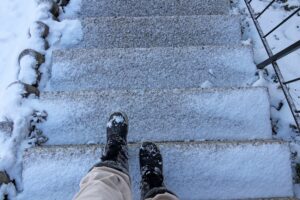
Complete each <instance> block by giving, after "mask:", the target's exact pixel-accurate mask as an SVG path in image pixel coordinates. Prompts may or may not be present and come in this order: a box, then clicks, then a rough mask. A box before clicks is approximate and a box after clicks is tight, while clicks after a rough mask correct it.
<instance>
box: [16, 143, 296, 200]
mask: <svg viewBox="0 0 300 200" xmlns="http://www.w3.org/2000/svg"><path fill="white" fill-rule="evenodd" d="M160 149H161V152H162V154H163V159H164V173H165V182H166V185H167V186H168V187H169V189H171V190H172V191H174V192H175V193H176V194H177V195H178V196H179V198H180V199H182V200H201V199H247V198H249V199H250V198H251V199H254V198H267V197H292V196H293V189H292V188H293V186H292V175H291V168H290V159H289V157H290V155H289V148H288V146H287V145H285V144H279V143H265V144H264V143H259V142H258V143H254V144H250V143H245V144H243V143H241V144H234V143H233V144H226V143H224V144H223V143H219V144H210V143H208V144H205V143H203V144H201V143H200V144H186V145H182V144H161V145H160ZM129 154H130V173H131V180H132V185H133V191H134V199H135V200H137V199H139V181H140V175H139V166H138V147H137V146H133V147H130V151H129ZM100 155H101V149H99V148H98V147H94V146H91V147H89V146H86V147H82V148H81V147H69V148H61V147H58V148H56V149H53V148H50V150H48V149H47V148H44V149H43V150H42V151H36V152H34V151H33V152H32V153H30V154H28V155H26V156H25V158H24V160H25V165H24V173H23V177H24V184H25V186H26V187H25V188H24V189H25V190H24V191H25V193H24V194H23V195H24V196H23V198H20V199H26V195H29V196H30V197H31V198H27V199H32V200H36V199H39V198H40V193H39V192H37V191H43V194H44V195H43V196H44V197H45V198H44V199H45V200H47V199H72V196H73V195H74V194H75V193H76V191H78V186H79V182H80V179H81V178H82V177H83V176H84V175H85V174H86V173H87V172H88V170H89V169H90V167H91V166H93V165H94V164H95V163H96V162H97V161H99V157H100ZM41 178H43V179H44V181H43V182H44V184H41ZM61 188H64V189H63V190H62V189H61ZM48 193H49V195H48ZM50 194H51V195H50ZM27 197H28V196H27Z"/></svg>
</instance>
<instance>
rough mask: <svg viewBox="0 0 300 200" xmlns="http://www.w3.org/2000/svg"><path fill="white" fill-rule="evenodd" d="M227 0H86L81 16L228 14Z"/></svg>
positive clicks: (83, 3)
mask: <svg viewBox="0 0 300 200" xmlns="http://www.w3.org/2000/svg"><path fill="white" fill-rule="evenodd" d="M228 13H229V1H227V0H164V1H161V0H126V1H124V0H84V1H82V6H81V10H80V12H79V15H78V16H79V17H110V16H135V17H140V16H174V15H210V14H215V15H218V14H228Z"/></svg>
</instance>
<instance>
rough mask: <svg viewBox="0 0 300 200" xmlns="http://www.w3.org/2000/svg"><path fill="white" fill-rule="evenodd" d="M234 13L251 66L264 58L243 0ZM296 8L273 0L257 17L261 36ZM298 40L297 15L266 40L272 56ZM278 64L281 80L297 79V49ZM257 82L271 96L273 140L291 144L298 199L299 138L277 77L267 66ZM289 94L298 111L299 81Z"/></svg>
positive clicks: (260, 4)
mask: <svg viewBox="0 0 300 200" xmlns="http://www.w3.org/2000/svg"><path fill="white" fill-rule="evenodd" d="M270 2H271V0H253V1H252V2H251V6H252V7H253V9H254V11H255V13H259V12H260V11H262V10H263V9H264V8H265V7H266V6H267V5H268V4H269V3H270ZM233 5H234V8H235V9H234V11H233V12H234V13H235V14H237V13H239V14H241V16H242V25H243V40H245V41H246V42H248V43H250V44H252V45H253V48H254V59H255V63H256V64H259V63H260V62H262V61H264V60H265V59H267V58H268V57H267V53H266V51H265V49H264V47H263V44H262V42H261V39H260V38H259V34H258V33H257V31H256V28H255V26H254V23H253V21H252V19H251V17H250V14H249V12H248V10H247V8H246V5H245V3H244V0H234V1H233ZM299 7H300V1H299V0H287V1H276V2H275V3H274V4H273V5H272V6H271V7H270V8H269V9H268V10H267V11H266V12H265V13H264V14H263V15H261V17H260V18H259V20H258V21H259V23H260V25H261V28H262V30H263V32H264V34H266V33H268V32H269V31H270V30H272V29H273V28H274V27H275V26H276V25H277V24H279V23H280V22H281V21H282V20H283V19H285V18H286V17H288V16H289V15H290V14H291V13H293V12H294V11H295V10H296V9H297V8H299ZM299 39H300V13H299V12H298V14H296V15H294V16H293V17H292V18H290V20H288V21H287V22H286V23H285V24H283V25H282V26H281V27H279V28H278V29H277V30H275V31H274V32H273V33H271V34H270V35H269V36H268V37H267V41H268V43H269V45H270V47H271V50H272V52H273V54H276V53H277V52H279V51H281V50H283V49H284V48H286V47H288V46H289V45H291V44H293V43H294V42H296V41H298V40H299ZM277 63H278V65H279V68H280V70H281V73H282V75H283V78H284V81H289V80H292V79H295V78H298V77H300V70H299V63H300V50H299V49H298V50H297V51H295V52H293V53H291V54H289V55H288V56H286V57H284V58H282V59H280V60H278V62H277ZM258 75H259V76H260V79H259V80H258V81H257V82H256V83H255V85H257V86H266V87H268V88H269V92H270V96H271V118H272V125H273V134H274V136H275V137H278V138H281V139H284V140H286V141H290V142H291V149H292V158H293V159H294V172H295V175H294V176H295V178H294V179H295V180H294V182H295V192H296V195H297V196H298V197H299V196H300V185H299V183H300V181H299V180H300V179H299V175H300V174H299V172H300V170H299V169H300V168H299V164H298V163H300V157H299V153H300V145H299V144H300V135H299V131H298V130H297V128H296V123H295V121H294V118H293V116H292V114H291V111H290V108H289V106H288V104H287V101H286V99H285V97H284V94H283V92H282V90H281V88H280V84H279V83H278V81H277V77H276V75H275V72H274V70H273V68H272V66H271V65H269V66H268V67H266V68H265V70H261V71H259V72H258ZM288 87H289V91H290V93H291V95H292V97H293V100H294V103H295V105H296V107H297V109H300V81H298V82H295V83H292V84H289V85H288Z"/></svg>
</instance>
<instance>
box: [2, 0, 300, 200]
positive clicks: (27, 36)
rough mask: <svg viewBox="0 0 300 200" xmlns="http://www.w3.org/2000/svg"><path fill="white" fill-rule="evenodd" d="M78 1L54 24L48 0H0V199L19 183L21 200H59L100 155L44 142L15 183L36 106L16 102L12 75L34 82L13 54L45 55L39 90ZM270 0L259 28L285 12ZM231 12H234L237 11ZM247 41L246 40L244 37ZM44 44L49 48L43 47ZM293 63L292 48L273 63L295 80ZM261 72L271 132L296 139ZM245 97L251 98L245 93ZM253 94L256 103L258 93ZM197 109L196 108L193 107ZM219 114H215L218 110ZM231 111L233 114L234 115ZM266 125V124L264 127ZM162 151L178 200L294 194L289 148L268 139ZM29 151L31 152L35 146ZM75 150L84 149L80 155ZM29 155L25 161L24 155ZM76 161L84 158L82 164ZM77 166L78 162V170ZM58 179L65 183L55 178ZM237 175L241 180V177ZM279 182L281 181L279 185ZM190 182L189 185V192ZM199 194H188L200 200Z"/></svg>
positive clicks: (285, 36) (73, 24) (70, 32)
mask: <svg viewBox="0 0 300 200" xmlns="http://www.w3.org/2000/svg"><path fill="white" fill-rule="evenodd" d="M253 2H254V6H255V7H256V9H262V8H263V6H264V5H266V3H267V1H265V0H263V1H257V0H255V1H253ZM298 3H299V1H298V0H289V4H290V5H298ZM80 4H81V0H72V1H71V3H70V5H68V6H67V7H64V8H63V9H62V8H60V12H61V15H60V17H59V19H60V22H58V21H55V20H54V19H53V18H52V16H51V14H50V13H49V12H48V10H49V8H50V4H49V3H47V1H43V3H42V4H39V5H38V4H37V1H35V0H29V1H17V0H2V2H1V7H0V24H1V28H0V45H1V46H0V50H1V54H0V97H1V101H0V120H1V121H7V120H8V121H12V122H13V123H14V130H13V132H12V133H11V135H10V134H6V133H3V132H0V170H5V171H6V172H7V173H8V174H9V176H10V177H11V178H12V179H15V181H16V185H17V188H15V187H14V185H13V184H12V183H10V184H8V185H2V186H1V187H0V199H1V198H2V196H3V195H4V194H5V193H8V195H9V198H10V199H14V198H15V197H16V195H17V192H16V189H18V190H19V191H21V190H22V189H23V185H24V186H25V188H24V189H25V190H24V191H25V192H24V193H23V194H22V195H21V196H20V199H41V196H40V192H41V191H43V192H45V193H44V197H45V199H46V198H49V199H55V197H54V196H53V195H58V197H57V198H58V199H61V196H59V195H69V196H68V197H67V196H66V198H64V199H68V198H69V197H72V195H73V194H74V192H75V191H76V190H77V189H78V186H77V184H78V183H79V180H80V178H81V177H82V176H83V175H84V174H85V172H86V171H87V169H88V168H89V167H90V166H92V164H93V163H95V161H96V160H99V155H100V150H99V149H98V148H95V149H93V148H92V149H89V148H90V146H87V147H85V148H88V150H87V149H83V150H82V149H81V148H79V149H78V150H76V149H74V148H66V149H63V148H62V147H61V148H60V147H59V148H58V149H56V150H57V152H55V153H52V154H51V155H47V150H48V149H50V151H51V147H47V148H45V149H44V150H42V151H45V152H46V153H43V152H42V154H41V155H40V154H35V156H33V157H30V155H29V157H27V160H26V158H25V163H26V165H25V170H24V172H25V173H24V183H23V182H22V180H21V171H22V166H21V163H22V152H23V149H24V148H28V147H29V146H30V145H28V142H32V143H35V142H37V141H39V138H30V139H28V138H27V137H28V127H29V125H30V121H31V120H33V118H32V113H33V112H34V110H35V108H36V107H35V106H34V105H35V103H36V102H37V101H38V100H37V99H36V98H35V97H34V96H30V97H29V98H28V99H22V98H21V94H22V93H24V88H23V86H22V85H21V84H20V83H19V82H18V81H19V80H21V81H24V82H26V83H29V84H33V83H35V82H36V78H37V72H36V62H35V60H33V59H32V57H30V56H26V57H24V58H23V59H22V60H21V61H20V65H19V64H18V56H19V53H20V52H21V51H22V50H24V49H26V48H31V49H35V50H36V51H39V52H40V53H42V54H44V55H45V57H46V62H45V63H44V64H42V65H41V66H40V68H39V71H40V72H41V73H43V76H42V79H41V82H40V89H41V90H42V89H43V88H44V86H45V84H46V82H47V81H48V79H49V76H50V72H49V66H50V65H51V60H52V58H51V57H52V51H53V50H55V49H60V48H68V47H70V46H72V45H74V44H77V43H78V42H79V41H80V40H81V39H82V37H83V33H82V31H81V23H80V22H79V21H78V20H73V19H72V18H73V17H75V16H76V14H77V13H78V11H79V8H80ZM275 5H276V6H274V7H271V9H270V12H267V13H266V15H264V16H263V17H262V18H261V20H262V21H267V22H263V23H264V24H265V25H266V26H265V27H266V28H267V29H266V30H265V31H267V30H269V28H271V27H272V26H274V25H276V22H277V21H280V20H279V19H283V18H284V17H286V15H287V14H288V13H287V12H285V11H284V10H283V9H282V6H281V5H280V4H279V3H276V4H275ZM24 8H26V9H24ZM278 11H280V12H278ZM236 12H238V11H237V10H236ZM297 19H298V18H295V19H293V20H292V21H291V22H290V23H289V24H286V25H284V26H283V27H282V28H281V29H278V31H276V32H274V33H273V34H272V35H270V37H269V38H268V41H269V42H270V44H271V47H272V49H273V50H274V52H277V51H279V50H280V49H282V48H284V47H285V46H287V45H289V44H291V43H292V41H295V40H297V39H298V35H299V20H297ZM38 20H39V21H42V22H44V23H45V24H47V25H48V26H49V27H50V33H49V35H48V37H47V39H46V40H47V41H45V40H44V39H43V38H41V37H40V36H41V30H40V29H39V27H38V26H37V24H36V22H35V21H38ZM243 22H244V24H247V23H250V24H251V20H250V19H249V17H247V16H244V21H243ZM243 37H244V38H243V42H242V43H243V44H244V45H250V44H253V45H254V54H255V62H256V63H259V62H261V61H262V60H264V59H265V58H266V54H265V52H264V50H263V48H262V45H261V44H260V41H259V38H258V36H257V33H256V32H255V29H254V28H253V25H252V26H250V28H246V29H244V35H243ZM249 38H252V39H251V40H250V39H249ZM278 41H279V42H278ZM47 43H48V44H47ZM48 45H49V47H50V48H49V49H48V48H47V46H48ZM299 62H300V57H299V52H296V53H294V54H291V55H290V56H289V57H287V58H285V59H282V60H280V61H279V64H280V65H282V66H284V68H282V69H283V71H282V72H283V74H284V77H285V78H286V80H289V79H292V78H296V77H298V76H299V75H300V73H299V70H298V69H297V67H298V66H296V65H295V64H296V63H299ZM267 69H268V73H267V72H265V71H260V72H259V73H258V74H259V80H258V81H257V82H256V83H255V84H254V86H266V87H268V88H269V91H270V94H271V106H272V109H271V115H272V122H273V126H274V128H273V130H274V133H276V136H277V137H279V138H283V139H286V140H291V139H298V137H299V136H297V134H296V133H294V132H293V130H292V129H291V128H290V125H291V124H293V123H294V122H293V118H292V117H291V115H290V111H289V108H288V106H287V103H286V102H285V100H284V96H283V94H282V92H281V90H279V89H278V84H276V83H275V84H274V83H273V81H274V78H273V77H274V72H273V71H272V69H271V67H270V66H269V67H268V68H267ZM209 73H210V75H212V76H214V74H215V73H216V72H214V71H213V70H212V69H210V70H209ZM211 86H212V83H210V82H209V81H205V82H204V83H203V84H202V85H201V87H211ZM290 86H291V93H292V95H293V96H294V97H295V98H298V97H297V96H298V94H299V89H300V87H299V84H297V83H296V84H291V85H290ZM245 97H247V96H245ZM245 97H243V98H241V100H245ZM248 97H249V96H248ZM252 98H256V97H255V96H252ZM258 99H259V100H262V99H263V98H258ZM196 100H197V98H195V99H194V101H196ZM256 100H257V99H256ZM251 101H253V102H254V101H255V100H254V99H251ZM281 102H283V107H282V108H281V109H279V107H280V103H281ZM200 103H201V102H200ZM261 103H268V101H267V100H264V101H262V102H261ZM195 104H197V103H195ZM198 104H199V102H198ZM220 105H222V103H220ZM235 106H236V105H231V107H228V108H227V109H234V107H235ZM297 106H299V104H297ZM223 107H224V106H223ZM252 107H254V106H251V107H250V108H249V107H247V108H246V107H244V108H243V109H244V110H249V109H250V110H251V108H252ZM43 109H44V108H43V107H39V110H38V111H40V112H39V113H42V112H41V110H43ZM69 109H70V108H69ZM62 110H63V109H62ZM60 111H61V110H60ZM201 111H202V110H199V112H201ZM223 112H224V110H223ZM57 113H60V115H58V116H63V117H65V116H64V114H65V113H64V112H63V113H61V112H57ZM218 113H222V109H220V110H219V111H218ZM223 114H224V113H223ZM235 114H236V113H233V115H235ZM267 114H269V113H267ZM233 115H229V117H231V118H235V117H236V116H233ZM220 116H222V115H220ZM56 117H57V116H56ZM68 117H69V116H68ZM263 117H264V121H269V120H268V118H269V116H267V117H265V116H263ZM56 119H57V118H56ZM116 120H119V119H116ZM248 120H249V121H250V120H251V119H250V118H249V119H248ZM36 121H37V120H36V119H35V120H33V123H36ZM31 123H32V122H31ZM77 123H78V122H77ZM78 126H80V124H78ZM267 126H268V128H270V127H269V124H267ZM253 127H255V126H253ZM212 132H213V131H212ZM157 134H159V133H157ZM33 135H34V136H36V137H38V136H40V135H39V134H38V130H35V133H34V134H33ZM26 139H28V140H26ZM42 139H43V138H42ZM88 143H93V141H89V142H88ZM191 147H193V148H191ZM161 148H162V151H164V152H165V153H168V154H170V155H173V157H172V156H168V157H166V159H167V160H166V169H167V170H166V171H165V172H166V176H167V181H168V184H169V183H170V188H171V189H173V190H174V191H176V192H178V194H180V195H182V196H183V197H185V198H182V199H186V198H187V196H188V195H190V194H192V193H193V192H194V191H197V192H199V196H201V197H202V198H231V199H232V198H235V199H236V198H243V197H247V198H249V197H251V198H256V197H273V196H292V194H293V191H292V188H291V180H292V178H291V174H290V160H289V159H288V158H289V149H288V146H287V145H283V144H270V143H269V144H253V145H252V144H239V145H232V144H231V145H227V144H226V145H225V143H224V144H221V145H220V144H219V145H215V144H212V145H211V144H208V145H205V144H201V145H200V146H198V144H191V145H187V147H184V148H183V147H182V146H181V145H180V144H178V145H176V146H174V147H172V148H170V146H168V145H161ZM293 148H294V150H295V151H296V152H298V149H299V146H298V144H297V142H295V145H294V146H293ZM56 150H55V151H56ZM32 151H35V149H33V150H32ZM82 152H86V154H84V153H82ZM88 156H90V157H88ZM131 157H132V158H133V160H134V164H131V165H132V167H131V168H132V169H133V171H134V172H135V173H137V172H138V168H137V165H136V163H137V160H135V159H137V153H136V151H132V150H131ZM28 158H30V159H29V160H28ZM182 160H185V162H182ZM295 162H299V158H298V157H296V159H295ZM82 163H84V166H83V165H82ZM184 163H190V165H188V166H189V167H190V168H188V169H186V168H184V167H186V166H187V165H184ZM199 163H200V164H201V165H199ZM79 166H82V168H81V167H79ZM241 166H246V167H241ZM198 169H200V170H198ZM172 170H173V171H172ZM174 172H176V173H174ZM184 173H186V178H187V179H184V178H182V177H179V176H176V177H174V176H173V175H174V174H176V175H177V174H184ZM224 174H226V176H224ZM62 177H63V180H64V181H62ZM138 177H139V176H138V175H137V174H135V175H133V178H134V190H135V191H137V187H138V186H137V185H138V182H137V180H138ZM190 177H196V178H198V177H201V179H199V180H197V182H195V181H194V180H189V179H188V178H190ZM178 178H181V179H178ZM237 180H242V181H243V182H241V181H237ZM195 183H196V184H198V185H196V186H197V187H195V185H194V184H195ZM245 183H246V184H245ZM282 183H285V184H284V185H282ZM171 184H173V186H172V185H171ZM182 185H185V187H186V188H183V187H181V186H182ZM193 187H195V188H194V190H193V191H192V189H193ZM62 188H64V190H62ZM220 188H221V189H220ZM295 188H296V194H298V193H299V194H300V191H298V189H297V188H299V185H295ZM31 191H32V193H31ZM297 191H298V192H297ZM27 195H30V196H27ZM34 195H38V196H34ZM199 196H198V197H195V198H194V199H196V198H197V199H199ZM191 199H192V197H191Z"/></svg>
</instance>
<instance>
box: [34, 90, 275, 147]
mask: <svg viewBox="0 0 300 200" xmlns="http://www.w3.org/2000/svg"><path fill="white" fill-rule="evenodd" d="M34 106H35V109H37V110H46V111H47V112H48V118H47V121H46V122H44V123H41V124H39V125H38V128H39V129H41V130H42V131H43V132H44V134H45V135H47V136H48V137H49V141H48V142H47V144H87V143H94V144H95V143H96V144H97V143H102V144H103V143H105V141H106V139H105V126H106V121H107V118H108V116H109V115H110V114H111V113H112V112H115V111H124V112H126V113H127V114H128V117H129V119H130V124H131V125H130V131H131V132H132V137H131V138H130V141H142V140H151V141H181V140H184V141H185V140H189V141H190V140H203V139H208V140H213V139H221V140H222V139H225V140H230V139H233V140H234V139H262V138H271V137H272V133H271V124H270V106H269V99H268V92H267V89H266V88H252V87H251V88H227V89H225V88H224V89H223V88H222V89H201V88H192V89H191V88H187V89H166V90H99V91H75V92H44V93H41V97H40V100H39V101H37V102H36V103H34ZM252 108H255V109H252ZM183 133H184V134H183Z"/></svg>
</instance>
